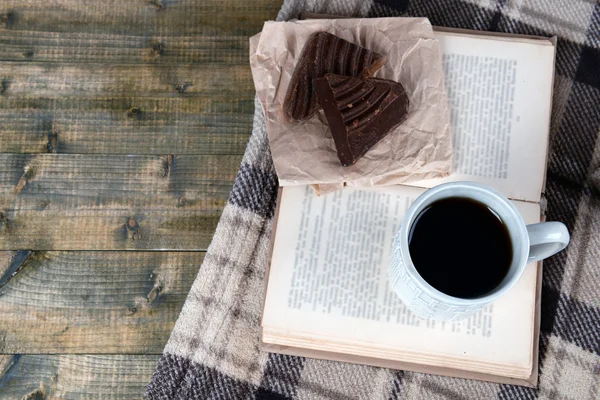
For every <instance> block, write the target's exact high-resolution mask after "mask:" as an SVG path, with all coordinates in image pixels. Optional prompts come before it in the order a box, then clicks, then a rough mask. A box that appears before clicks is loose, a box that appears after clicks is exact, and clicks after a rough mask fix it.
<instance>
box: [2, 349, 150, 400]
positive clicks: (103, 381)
mask: <svg viewBox="0 0 600 400" xmlns="http://www.w3.org/2000/svg"><path fill="white" fill-rule="evenodd" d="M159 359H160V356H158V355H129V356H120V355H102V356H101V355H24V356H18V355H4V356H0V392H1V397H2V398H3V399H25V400H34V399H46V400H52V399H81V398H86V399H92V398H94V399H95V398H102V399H127V400H130V399H131V400H133V399H142V397H143V394H144V392H145V391H146V385H147V384H148V382H149V381H150V378H151V377H152V374H153V373H154V369H155V367H156V364H157V363H158V360H159ZM2 367H4V372H2Z"/></svg>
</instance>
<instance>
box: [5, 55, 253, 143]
mask: <svg viewBox="0 0 600 400" xmlns="http://www.w3.org/2000/svg"><path fill="white" fill-rule="evenodd" d="M0 78H1V79H0V81H1V82H2V89H1V94H0V134H1V135H2V140H0V152H10V153H46V152H50V153H110V154H243V151H244V149H245V145H246V142H247V139H248V135H249V133H250V132H251V130H252V115H253V112H254V85H253V83H252V77H251V73H250V68H249V67H248V65H244V66H230V65H224V66H198V65H194V66H192V65H188V66H177V67H167V66H159V65H106V64H62V63H58V64H57V63H0ZM132 110H135V111H136V112H135V113H134V112H132Z"/></svg>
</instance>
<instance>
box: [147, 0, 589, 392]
mask: <svg viewBox="0 0 600 400" xmlns="http://www.w3.org/2000/svg"><path fill="white" fill-rule="evenodd" d="M300 11H310V12H318V13H328V14H337V15H346V16H362V17H364V16H370V17H382V16H415V17H428V18H429V19H430V20H431V22H432V24H433V25H438V26H449V27H458V28H468V29H478V30H489V31H498V32H511V33H524V34H534V35H542V36H551V35H557V36H558V37H559V40H558V53H557V60H556V79H555V87H554V103H553V110H552V111H553V113H552V126H551V137H550V158H549V162H548V181H547V201H548V208H547V216H548V219H550V220H559V221H563V222H564V223H565V224H566V225H567V226H568V228H569V230H570V232H571V237H572V243H571V245H570V246H569V247H568V249H567V250H566V251H564V252H562V253H560V254H558V255H556V256H554V257H552V258H550V259H549V260H547V261H546V262H545V263H544V270H545V271H544V279H543V295H542V329H541V330H542V332H541V341H540V380H539V387H538V389H529V388H523V387H517V386H510V385H501V384H495V383H485V382H479V381H472V380H463V379H456V378H446V377H440V376H433V375H426V374H418V373H411V372H403V371H393V370H388V369H384V368H375V367H368V366H361V365H351V364H344V363H338V362H329V361H321V360H313V359H305V358H302V357H291V356H283V355H278V354H269V353H264V352H260V351H259V350H258V347H257V345H258V339H259V323H260V316H261V303H262V299H263V290H264V283H265V264H266V260H267V253H268V243H269V237H270V233H271V222H272V217H273V210H274V205H275V199H276V188H277V179H276V176H275V171H274V169H273V165H272V161H271V155H270V153H269V148H268V143H267V138H266V132H265V123H264V119H263V115H262V112H261V109H260V106H259V105H258V104H257V105H256V113H255V117H254V129H253V132H252V137H251V139H250V143H249V144H248V148H247V150H246V155H245V157H244V160H243V163H242V166H241V168H240V171H239V174H238V177H237V179H236V182H235V185H234V187H233V191H232V193H231V197H230V199H229V204H228V205H227V207H226V208H225V210H224V213H223V216H222V217H221V222H220V224H219V227H218V229H217V232H216V234H215V237H214V239H213V242H212V244H211V246H210V248H209V251H208V254H207V256H206V259H205V261H204V264H203V266H202V268H201V269H200V272H199V274H198V277H197V279H196V281H195V283H194V285H193V287H192V289H191V292H190V294H189V296H188V299H187V301H186V303H185V305H184V307H183V311H182V312H181V316H180V317H179V320H178V321H177V324H176V326H175V329H174V330H173V333H172V335H171V338H170V340H169V342H168V344H167V346H166V348H165V351H164V355H163V357H162V359H161V361H160V362H159V364H158V367H157V369H156V372H155V374H154V377H153V378H152V381H151V383H150V384H149V386H148V390H147V393H146V397H147V398H148V399H226V400H229V399H393V398H402V399H404V398H406V399H462V398H475V399H487V398H490V399H510V398H524V399H573V400H587V399H589V400H597V399H600V141H599V140H597V139H598V136H599V131H600V2H594V1H593V0H569V1H566V0H532V1H524V0H471V1H459V0H434V1H426V0H397V1H393V0H329V1H327V0H325V1H319V0H288V1H286V2H285V3H284V4H283V7H282V9H281V11H280V13H279V17H278V18H279V20H287V19H291V18H294V17H296V16H297V15H298V14H299V12H300ZM531 101H544V99H534V98H532V99H531Z"/></svg>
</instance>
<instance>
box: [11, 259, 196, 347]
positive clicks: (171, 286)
mask: <svg viewBox="0 0 600 400" xmlns="http://www.w3.org/2000/svg"><path fill="white" fill-rule="evenodd" d="M203 259H204V253H201V252H120V251H115V252H56V251H52V252H38V251H34V252H31V251H19V252H12V254H11V255H10V256H7V255H5V256H4V257H0V271H1V270H2V269H3V270H4V274H3V275H2V276H0V337H1V338H2V340H1V341H0V353H8V354H11V353H19V354H24V353H27V354H36V353H71V354H72V353H83V354H91V353H104V354H127V353H138V354H160V353H161V352H162V350H163V348H164V346H165V344H166V342H167V340H168V338H169V335H170V333H171V331H172V329H173V326H174V324H175V321H176V320H177V317H178V316H179V312H180V311H181V307H182V306H183V303H184V301H185V298H186V297H187V295H188V292H189V290H190V288H191V286H192V283H193V282H194V279H195V278H196V275H197V273H198V269H199V267H200V265H201V264H202V261H203ZM2 265H4V268H2V267H1V266H2Z"/></svg>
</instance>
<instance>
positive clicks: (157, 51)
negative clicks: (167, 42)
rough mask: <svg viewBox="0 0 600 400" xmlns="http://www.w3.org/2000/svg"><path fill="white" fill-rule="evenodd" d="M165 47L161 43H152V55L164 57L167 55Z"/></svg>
mask: <svg viewBox="0 0 600 400" xmlns="http://www.w3.org/2000/svg"><path fill="white" fill-rule="evenodd" d="M164 47H165V46H164V45H163V44H162V43H160V42H155V43H152V50H151V53H152V55H153V56H162V55H163V54H164V53H165V48H164Z"/></svg>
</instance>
